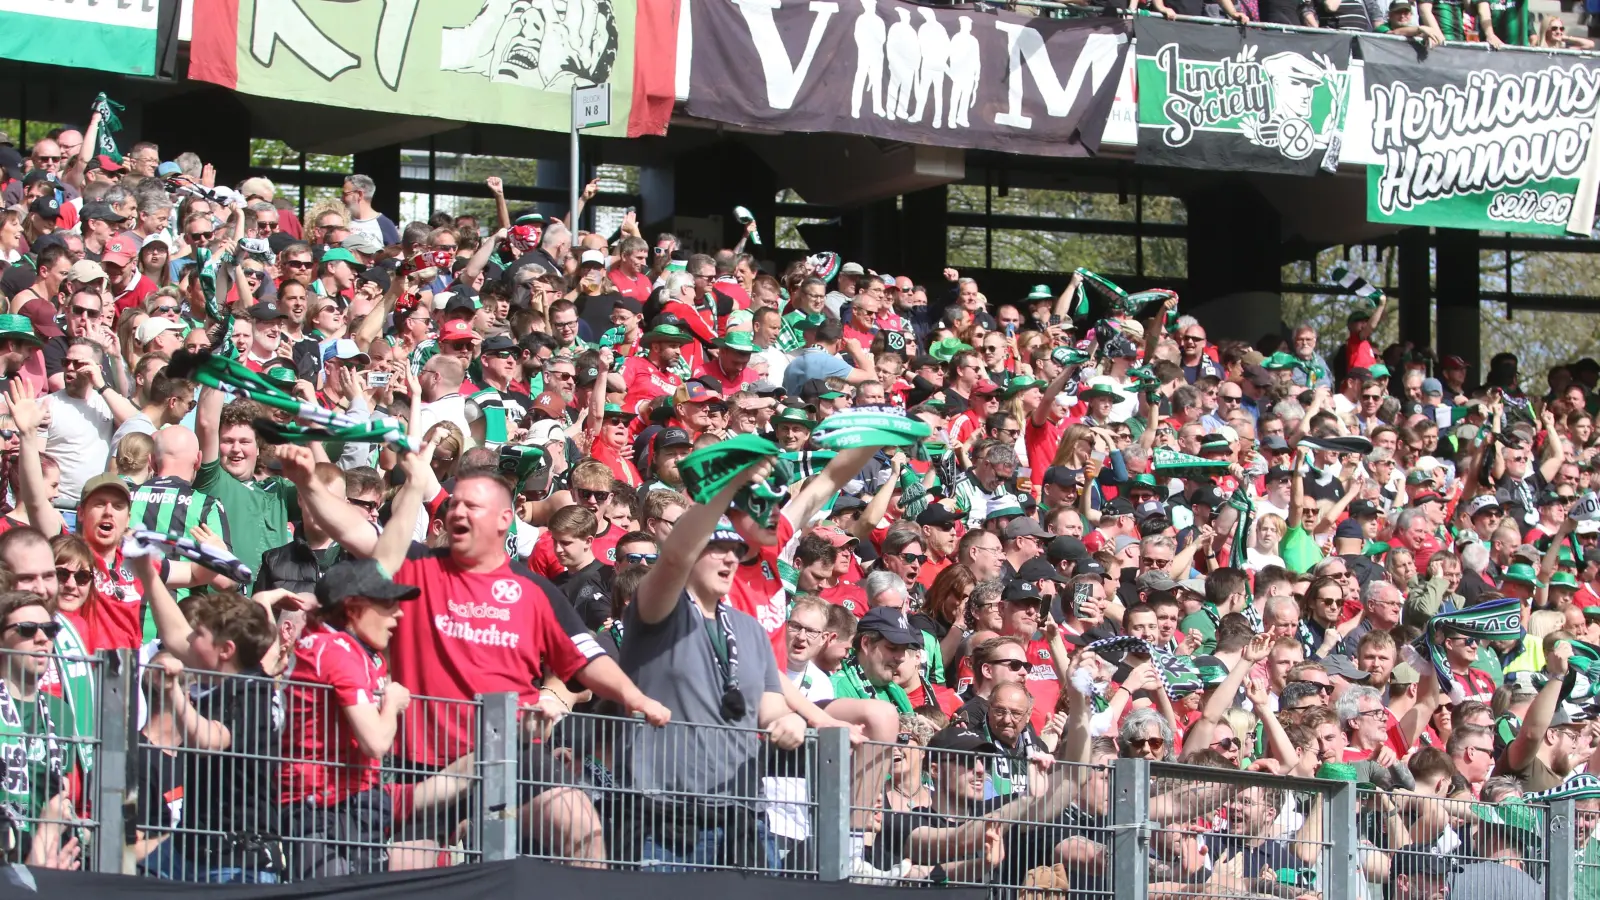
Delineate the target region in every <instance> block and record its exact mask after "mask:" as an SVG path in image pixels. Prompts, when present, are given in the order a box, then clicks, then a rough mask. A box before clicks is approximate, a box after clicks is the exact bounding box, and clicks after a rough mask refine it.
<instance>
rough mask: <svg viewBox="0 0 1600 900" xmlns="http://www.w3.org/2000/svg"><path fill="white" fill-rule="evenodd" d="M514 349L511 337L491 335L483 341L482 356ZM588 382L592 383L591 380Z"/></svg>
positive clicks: (515, 345)
mask: <svg viewBox="0 0 1600 900" xmlns="http://www.w3.org/2000/svg"><path fill="white" fill-rule="evenodd" d="M515 349H517V342H516V341H514V340H512V339H511V336H510V335H508V334H491V335H489V336H488V337H486V338H484V339H483V352H484V355H488V354H490V353H504V352H506V351H508V350H515ZM590 380H591V381H593V379H590Z"/></svg>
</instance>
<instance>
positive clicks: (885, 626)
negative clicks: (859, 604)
mask: <svg viewBox="0 0 1600 900" xmlns="http://www.w3.org/2000/svg"><path fill="white" fill-rule="evenodd" d="M856 632H857V633H858V634H859V633H865V632H871V633H873V634H876V635H878V636H879V637H882V638H883V639H884V640H886V641H888V642H889V643H891V644H898V645H899V646H902V647H912V646H921V644H922V632H920V631H917V630H915V629H913V628H912V627H911V623H910V622H907V621H906V611H905V610H903V609H896V608H894V607H890V606H880V607H878V608H877V609H873V610H868V611H867V614H866V615H864V616H862V617H861V621H859V622H857V623H856Z"/></svg>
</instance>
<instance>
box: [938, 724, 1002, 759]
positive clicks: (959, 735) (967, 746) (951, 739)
mask: <svg viewBox="0 0 1600 900" xmlns="http://www.w3.org/2000/svg"><path fill="white" fill-rule="evenodd" d="M928 749H929V750H956V751H959V752H961V753H998V752H1000V749H999V748H998V747H996V746H995V745H994V742H993V741H990V740H989V739H988V738H986V737H984V736H983V735H981V734H979V733H977V732H976V731H973V730H972V729H970V728H967V727H965V726H963V725H952V726H950V727H949V728H944V729H941V730H939V731H936V732H934V735H933V737H931V738H929V739H928Z"/></svg>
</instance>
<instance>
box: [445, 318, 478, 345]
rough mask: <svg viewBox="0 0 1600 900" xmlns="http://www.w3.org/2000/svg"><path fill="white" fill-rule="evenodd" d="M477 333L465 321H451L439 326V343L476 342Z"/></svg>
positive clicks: (470, 324)
mask: <svg viewBox="0 0 1600 900" xmlns="http://www.w3.org/2000/svg"><path fill="white" fill-rule="evenodd" d="M476 340H478V333H477V332H476V331H473V330H472V323H471V322H468V321H467V320H466V319H451V320H450V321H448V322H445V323H444V324H443V325H440V326H439V343H441V344H442V343H444V342H445V341H476Z"/></svg>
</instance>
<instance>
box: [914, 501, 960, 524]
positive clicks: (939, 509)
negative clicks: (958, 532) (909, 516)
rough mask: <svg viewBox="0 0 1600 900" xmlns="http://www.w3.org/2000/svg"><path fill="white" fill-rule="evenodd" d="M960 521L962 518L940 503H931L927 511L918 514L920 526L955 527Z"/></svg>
mask: <svg viewBox="0 0 1600 900" xmlns="http://www.w3.org/2000/svg"><path fill="white" fill-rule="evenodd" d="M959 521H961V519H960V517H958V516H957V515H956V514H955V513H953V512H951V511H950V508H949V507H947V506H944V505H943V504H940V503H931V504H929V505H928V508H927V509H925V510H923V511H922V512H920V513H918V514H917V524H918V525H954V524H955V523H957V522H959Z"/></svg>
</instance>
